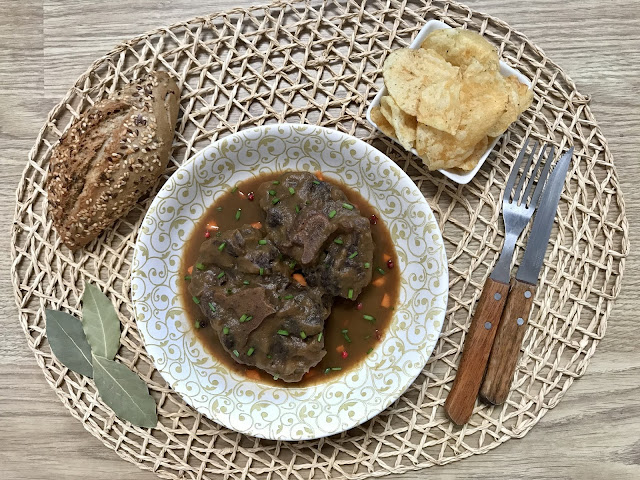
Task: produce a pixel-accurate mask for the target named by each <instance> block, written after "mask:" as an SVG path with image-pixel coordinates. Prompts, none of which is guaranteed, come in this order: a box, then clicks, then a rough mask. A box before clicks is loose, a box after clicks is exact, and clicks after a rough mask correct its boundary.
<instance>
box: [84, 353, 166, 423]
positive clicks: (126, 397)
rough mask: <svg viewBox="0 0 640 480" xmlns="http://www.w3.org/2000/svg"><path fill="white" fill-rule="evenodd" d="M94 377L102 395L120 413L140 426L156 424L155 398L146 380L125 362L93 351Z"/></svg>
mask: <svg viewBox="0 0 640 480" xmlns="http://www.w3.org/2000/svg"><path fill="white" fill-rule="evenodd" d="M93 378H94V381H95V383H96V387H97V388H98V393H99V394H100V397H102V400H104V402H105V403H106V404H107V405H109V406H110V407H111V408H112V409H113V411H114V412H115V413H116V415H117V416H118V417H120V418H121V419H123V420H127V421H129V422H131V423H132V424H134V425H137V426H139V427H155V426H156V424H157V423H158V416H157V414H156V402H155V400H154V399H153V397H152V396H151V395H150V394H149V389H148V388H147V384H146V383H145V382H144V381H143V380H142V379H141V378H140V377H139V376H138V375H136V374H135V373H134V372H132V371H131V370H129V369H128V368H127V367H126V366H125V365H123V364H121V363H118V362H114V361H113V360H110V359H108V358H104V357H100V356H96V355H94V356H93Z"/></svg>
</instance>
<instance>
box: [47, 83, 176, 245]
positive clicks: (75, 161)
mask: <svg viewBox="0 0 640 480" xmlns="http://www.w3.org/2000/svg"><path fill="white" fill-rule="evenodd" d="M179 99H180V95H179V91H178V86H177V85H176V83H175V81H174V80H173V79H172V78H171V77H170V76H169V75H168V74H167V73H166V72H152V73H150V74H149V75H147V76H146V77H144V78H142V79H140V80H137V81H135V82H132V83H130V84H128V85H127V86H125V87H124V88H123V89H122V90H121V91H119V92H117V93H116V94H115V95H113V96H112V97H111V98H107V99H104V100H101V101H99V102H97V103H96V104H95V105H94V106H92V107H91V108H89V109H88V110H87V111H86V112H85V113H84V114H83V115H82V116H81V117H80V118H79V119H78V120H77V121H76V122H75V123H74V124H73V125H72V126H71V127H70V128H69V130H68V131H67V133H66V134H65V135H63V136H62V138H61V139H60V143H59V144H58V145H57V146H56V147H55V149H54V150H53V153H52V155H51V159H50V162H49V177H48V184H47V188H48V193H49V211H50V213H51V216H52V217H53V225H54V226H55V228H56V230H57V232H58V234H59V235H60V237H61V238H62V241H63V242H64V244H65V245H67V246H68V247H69V248H71V249H76V248H80V247H83V246H85V245H86V244H87V243H89V242H90V241H91V240H93V239H94V238H96V237H97V236H98V235H99V234H100V232H101V231H102V230H104V229H105V228H106V227H107V226H109V225H110V224H111V223H113V222H114V221H115V220H116V219H117V218H119V217H121V216H123V215H126V214H127V213H128V212H129V210H131V208H132V207H133V206H134V205H135V203H136V202H137V201H138V199H139V198H140V196H142V195H143V194H145V193H146V192H147V191H148V190H149V188H151V186H152V185H153V184H154V183H155V181H156V180H157V179H158V177H159V176H160V174H161V173H162V172H163V171H164V169H165V168H166V166H167V161H168V159H169V153H170V151H171V144H172V141H173V133H174V126H175V123H176V119H177V117H178V104H179Z"/></svg>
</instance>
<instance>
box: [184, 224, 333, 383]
mask: <svg viewBox="0 0 640 480" xmlns="http://www.w3.org/2000/svg"><path fill="white" fill-rule="evenodd" d="M281 257H282V256H281V255H280V252H279V251H278V250H277V249H276V248H275V246H274V245H273V244H272V243H271V242H270V241H269V240H266V239H264V238H263V234H262V232H261V231H260V230H257V229H255V228H252V227H250V226H246V227H242V228H240V229H237V230H231V231H227V232H225V233H223V234H222V235H221V236H220V237H216V238H210V239H209V240H206V241H205V242H204V243H203V244H202V246H201V248H200V255H199V257H198V262H197V263H196V265H195V268H194V269H193V273H192V280H191V284H190V286H189V292H190V293H191V295H193V296H194V298H197V299H198V301H199V306H200V309H201V310H202V313H203V314H204V316H205V317H206V318H207V319H208V321H209V324H210V326H211V328H213V329H214V330H215V331H216V332H217V334H218V337H219V340H220V343H221V345H222V346H223V347H224V349H225V350H226V351H227V352H228V353H229V354H230V355H232V358H234V360H235V361H236V362H238V363H242V364H245V365H251V366H256V367H258V368H260V369H262V370H264V371H266V372H268V373H269V374H271V375H273V376H274V377H279V378H282V379H283V380H285V381H287V382H297V381H299V380H300V379H301V378H302V376H303V375H304V374H305V373H306V372H307V371H308V370H309V369H310V368H311V367H313V366H314V365H316V364H317V363H318V362H319V361H320V360H322V357H324V355H325V353H326V352H325V350H324V341H323V340H322V337H320V338H318V336H319V334H320V333H321V332H322V328H323V326H324V321H325V320H326V318H327V317H328V316H329V313H330V305H329V303H330V302H329V301H330V299H329V298H328V297H323V294H324V292H323V291H322V290H321V289H319V288H314V287H304V286H302V285H300V284H299V283H298V282H296V281H295V280H293V279H292V278H291V269H290V267H289V266H288V265H287V263H286V259H284V258H281Z"/></svg>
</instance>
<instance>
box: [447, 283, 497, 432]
mask: <svg viewBox="0 0 640 480" xmlns="http://www.w3.org/2000/svg"><path fill="white" fill-rule="evenodd" d="M508 293H509V284H507V283H500V282H496V281H495V280H492V279H491V278H488V279H487V281H486V282H485V283H484V286H483V287H482V294H481V295H480V300H479V301H478V306H477V307H476V311H475V313H474V315H473V319H472V320H471V326H470V327H469V332H468V333H467V336H466V338H465V341H464V349H463V351H462V358H461V359H460V364H459V365H458V372H457V373H456V378H455V380H454V381H453V386H452V387H451V391H450V392H449V395H448V396H447V400H446V402H445V404H444V409H445V411H446V412H447V415H449V418H451V420H452V421H453V422H454V423H456V424H457V425H462V424H464V423H467V422H468V421H469V418H471V414H472V413H473V407H474V405H475V403H476V397H477V396H478V390H480V384H481V383H482V376H483V374H484V370H485V367H486V366H487V359H488V358H489V352H490V351H491V346H492V345H493V339H494V337H495V334H496V329H497V328H496V327H497V326H498V323H499V322H500V316H501V315H502V309H503V308H504V304H505V302H506V300H507V294H508Z"/></svg>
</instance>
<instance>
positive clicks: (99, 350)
mask: <svg viewBox="0 0 640 480" xmlns="http://www.w3.org/2000/svg"><path fill="white" fill-rule="evenodd" d="M82 327H83V328H84V333H85V334H86V335H87V340H88V341H89V345H91V351H92V352H93V354H94V355H95V356H98V357H104V358H107V359H109V360H113V358H114V357H115V356H116V353H117V352H118V348H119V347H120V320H119V319H118V314H117V313H116V310H115V308H113V304H112V303H111V300H109V298H108V297H107V296H106V295H105V294H104V293H102V292H101V291H100V289H99V288H98V287H96V286H94V285H91V284H90V283H85V285H84V294H83V295H82Z"/></svg>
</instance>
